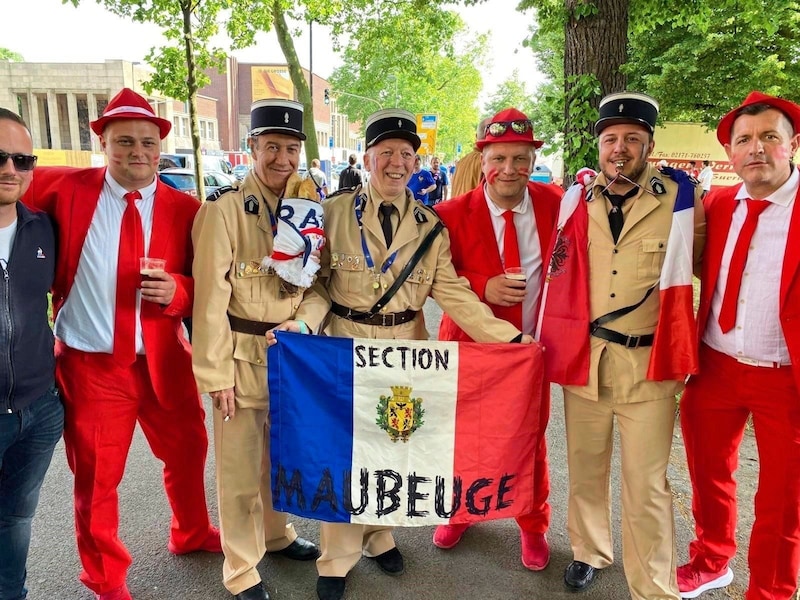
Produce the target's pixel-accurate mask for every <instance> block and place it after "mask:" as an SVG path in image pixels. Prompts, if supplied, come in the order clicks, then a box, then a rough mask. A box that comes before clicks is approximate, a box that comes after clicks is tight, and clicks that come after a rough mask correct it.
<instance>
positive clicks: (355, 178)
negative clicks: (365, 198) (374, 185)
mask: <svg viewBox="0 0 800 600" xmlns="http://www.w3.org/2000/svg"><path fill="white" fill-rule="evenodd" d="M356 160H358V158H357V157H356V155H355V154H351V155H350V156H349V157H348V158H347V162H348V163H349V164H348V165H347V168H346V169H344V170H343V171H342V172H341V173H340V174H339V189H343V188H352V187H356V186H357V185H361V184H362V183H363V180H362V177H361V171H359V170H358V169H356Z"/></svg>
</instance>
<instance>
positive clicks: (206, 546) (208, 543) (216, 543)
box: [104, 527, 222, 600]
mask: <svg viewBox="0 0 800 600" xmlns="http://www.w3.org/2000/svg"><path fill="white" fill-rule="evenodd" d="M167 548H168V549H169V551H170V552H172V553H173V554H176V555H181V554H189V553H191V552H214V553H219V552H222V541H221V540H220V538H219V529H217V528H216V527H212V528H211V529H210V530H209V532H208V535H207V536H206V539H205V540H204V541H203V543H202V544H200V545H199V546H195V547H192V548H179V547H178V546H176V545H175V544H173V543H172V540H170V541H169V542H167ZM104 600H105V599H104Z"/></svg>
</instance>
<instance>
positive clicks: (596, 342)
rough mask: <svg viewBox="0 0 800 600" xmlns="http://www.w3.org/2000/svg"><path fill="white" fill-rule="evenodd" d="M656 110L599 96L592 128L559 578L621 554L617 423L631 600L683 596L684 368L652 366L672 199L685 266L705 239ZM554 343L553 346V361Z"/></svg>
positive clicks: (568, 391)
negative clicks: (676, 469) (679, 432)
mask: <svg viewBox="0 0 800 600" xmlns="http://www.w3.org/2000/svg"><path fill="white" fill-rule="evenodd" d="M657 117H658V103H657V102H656V100H654V99H653V98H651V97H650V96H647V95H645V94H639V93H636V92H620V93H615V94H610V95H608V96H606V97H605V98H603V99H602V100H601V102H600V119H599V120H598V121H597V123H595V128H594V130H595V134H596V135H597V138H598V143H599V154H600V173H599V174H598V175H597V177H596V178H594V179H592V180H591V181H589V182H588V183H587V184H586V186H585V194H586V199H587V200H589V201H588V202H587V203H586V210H587V212H588V240H586V242H584V241H582V240H577V242H578V243H577V244H576V245H577V246H581V247H583V248H587V247H588V265H589V273H588V277H589V289H588V297H589V307H588V309H589V315H588V320H592V323H591V336H589V334H588V332H587V337H589V339H588V340H587V346H588V348H589V351H588V352H589V356H588V357H587V367H588V369H587V370H588V372H587V373H585V374H584V375H583V376H582V377H581V378H576V380H583V381H586V382H587V383H586V385H566V386H565V387H564V413H565V422H566V432H567V463H568V467H569V484H570V488H569V489H570V493H569V507H568V517H567V531H568V533H569V536H570V542H571V545H572V552H573V556H574V560H573V561H572V562H571V563H570V564H569V566H568V567H567V569H566V571H565V574H564V582H565V584H566V586H567V588H568V589H570V590H571V591H581V590H584V589H586V588H587V586H589V585H590V584H591V583H592V581H593V580H594V578H595V576H596V574H597V572H598V571H599V570H600V569H603V568H605V567H607V566H609V565H611V564H612V562H613V560H614V558H613V543H612V539H611V506H610V502H611V500H610V496H609V477H610V466H611V453H612V449H613V445H614V428H615V426H616V429H617V432H618V434H619V438H620V454H621V456H622V550H623V552H622V554H623V556H622V558H623V563H624V568H625V576H626V577H627V580H628V588H629V591H630V594H631V597H632V598H633V599H634V600H653V599H655V598H659V599H664V600H667V599H668V600H678V599H679V598H680V596H679V592H678V586H677V581H676V573H675V567H676V558H675V530H674V523H673V512H672V510H673V509H672V493H671V490H670V486H669V483H668V481H667V465H668V462H669V455H670V448H671V446H672V435H673V428H674V423H675V395H676V394H677V393H679V392H680V391H681V390H682V389H683V382H684V379H685V378H686V375H687V373H679V374H676V375H675V376H674V379H672V378H667V379H665V380H663V381H662V380H658V381H656V380H651V379H649V378H648V375H647V373H648V367H649V364H650V355H651V349H652V346H653V341H654V335H653V334H654V332H655V330H656V327H657V326H659V314H660V297H661V296H660V291H659V289H658V288H659V281H660V278H661V271H662V266H664V264H665V257H666V255H667V250H668V247H667V246H668V241H669V242H670V243H673V240H672V239H671V238H670V230H671V228H672V224H673V210H674V209H675V207H676V201H677V200H680V202H681V204H679V206H683V204H684V203H685V204H686V205H687V210H689V209H691V208H692V207H694V213H693V217H694V221H693V227H694V238H693V241H694V243H693V246H692V247H693V254H694V256H693V257H692V256H691V254H692V253H691V252H689V253H688V254H689V255H688V256H685V263H686V264H684V263H681V266H682V267H685V268H686V270H688V271H689V272H691V268H692V265H691V264H688V263H691V262H692V261H694V263H695V265H697V264H699V259H700V255H701V252H702V248H703V243H704V240H705V219H704V217H703V210H702V204H701V201H700V193H701V190H700V188H699V187H698V186H696V185H695V184H696V182H695V181H694V180H691V179H690V178H689V177H687V176H686V174H685V173H683V172H682V171H677V170H673V169H669V168H666V167H665V168H664V169H663V171H662V172H659V171H658V170H657V169H656V168H655V167H654V166H653V165H652V164H650V163H648V162H647V158H648V156H649V155H650V153H651V152H652V151H653V148H654V147H655V142H654V141H653V132H654V130H655V124H656V119H657ZM686 214H688V215H689V216H691V214H692V213H691V212H689V213H686ZM688 226H689V228H692V220H691V219H689V225H688ZM580 309H581V307H580V306H578V305H576V306H575V311H578V310H580ZM685 317H686V320H685V321H682V322H680V323H675V322H670V323H664V324H663V325H664V326H665V327H669V328H673V327H674V328H676V330H677V331H679V332H680V331H685V332H687V333H686V335H691V334H690V332H691V331H692V328H693V325H694V324H693V322H690V321H692V317H691V315H686V316H685ZM552 345H553V344H552V343H551V346H552ZM557 351H558V349H557V348H554V349H553V353H550V360H551V361H552V360H554V357H555V355H556V352H557ZM573 359H574V357H573ZM672 370H673V371H677V370H678V369H677V368H676V369H672Z"/></svg>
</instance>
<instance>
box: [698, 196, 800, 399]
mask: <svg viewBox="0 0 800 600" xmlns="http://www.w3.org/2000/svg"><path fill="white" fill-rule="evenodd" d="M742 185H743V184H742ZM738 191H739V186H738V185H735V186H731V187H727V188H718V189H714V190H712V192H711V193H710V194H707V195H706V197H705V199H704V200H703V204H704V207H705V212H706V227H707V233H708V235H707V237H706V246H705V253H704V256H703V268H702V273H701V276H700V282H701V288H700V307H699V309H698V312H697V327H698V335H699V336H700V338H701V339H702V337H703V333H704V332H705V330H706V323H707V321H708V315H709V313H710V311H711V298H712V297H713V295H714V289H715V287H716V284H717V278H718V277H719V268H720V264H721V263H722V252H723V250H724V249H725V241H726V240H727V238H728V230H729V229H730V226H731V221H732V220H733V211H734V209H735V208H736V200H735V197H736V193H737V192H738ZM798 267H800V191H798V194H797V196H796V197H795V200H794V209H793V210H792V217H791V222H790V223H789V238H788V241H787V244H786V254H785V256H784V260H783V272H782V274H781V289H780V305H779V318H780V321H781V328H782V330H783V335H784V337H785V338H786V344H787V346H788V347H789V357H790V358H791V361H792V371H793V374H794V379H795V384H796V385H797V388H798V390H800V276H798ZM701 369H702V365H701Z"/></svg>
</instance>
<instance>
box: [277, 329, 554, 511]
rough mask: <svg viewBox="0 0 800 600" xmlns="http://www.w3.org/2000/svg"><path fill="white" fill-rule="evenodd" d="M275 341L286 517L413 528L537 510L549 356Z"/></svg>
mask: <svg viewBox="0 0 800 600" xmlns="http://www.w3.org/2000/svg"><path fill="white" fill-rule="evenodd" d="M277 336H278V343H277V344H275V345H274V346H272V347H270V349H269V351H268V365H269V368H268V371H269V372H268V379H269V393H270V420H271V427H270V453H271V460H272V496H273V506H274V508H275V510H278V511H282V512H289V513H292V514H296V515H299V516H302V517H306V518H310V519H317V520H321V521H331V522H344V523H361V524H379V525H406V526H408V525H434V524H443V523H472V522H475V521H481V520H487V519H497V518H506V517H512V516H516V515H520V514H525V513H527V512H530V511H531V510H532V505H533V504H532V503H533V498H532V496H533V469H534V462H533V457H534V452H535V448H536V445H537V443H538V440H539V436H540V435H544V432H543V431H540V423H539V406H540V402H541V394H542V389H543V385H542V382H543V365H542V351H541V349H540V348H539V347H538V346H536V345H535V344H534V345H519V344H474V343H456V342H422V341H410V340H366V339H347V338H335V337H325V336H310V335H300V334H294V333H287V332H279V333H278V334H277Z"/></svg>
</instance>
